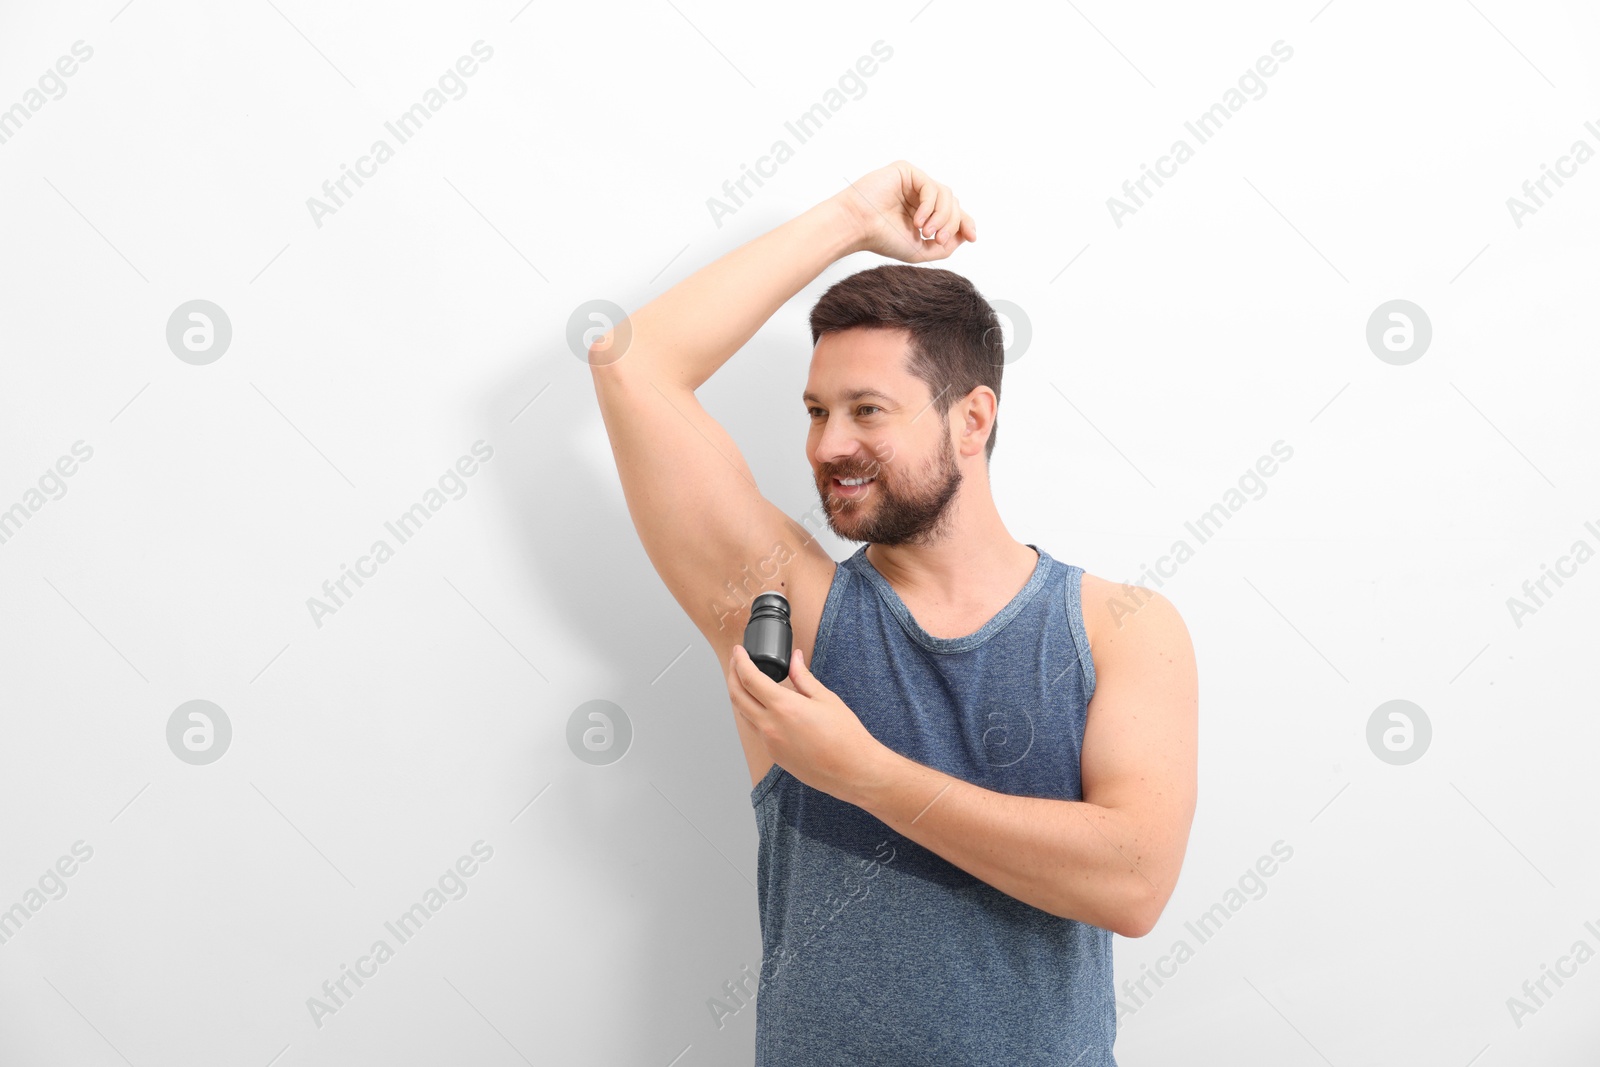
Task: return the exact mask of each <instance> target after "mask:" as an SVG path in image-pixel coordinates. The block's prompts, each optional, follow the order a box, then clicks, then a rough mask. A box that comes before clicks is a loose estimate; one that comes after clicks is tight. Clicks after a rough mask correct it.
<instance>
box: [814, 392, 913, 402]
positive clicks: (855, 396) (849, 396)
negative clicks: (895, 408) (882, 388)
mask: <svg viewBox="0 0 1600 1067" xmlns="http://www.w3.org/2000/svg"><path fill="white" fill-rule="evenodd" d="M869 396H871V397H877V398H878V399H879V400H887V401H888V402H889V403H891V404H897V403H899V401H897V400H895V398H894V397H892V396H890V395H889V394H888V393H880V392H879V391H878V390H876V389H852V390H850V391H849V392H848V393H845V394H844V398H845V400H846V401H847V402H848V401H851V400H860V399H862V398H863V397H869ZM800 399H802V400H804V401H806V402H807V403H811V404H820V403H822V398H821V397H819V396H817V395H816V394H815V393H806V394H805V395H804V396H802V397H801V398H800Z"/></svg>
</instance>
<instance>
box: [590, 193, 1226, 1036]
mask: <svg viewBox="0 0 1600 1067" xmlns="http://www.w3.org/2000/svg"><path fill="white" fill-rule="evenodd" d="M976 239H977V223H976V221H975V220H973V219H972V218H971V216H968V215H965V214H964V213H963V212H962V211H961V208H960V204H959V202H958V201H957V200H956V198H955V196H954V195H953V193H952V192H951V191H950V189H949V188H948V187H947V186H944V185H941V184H939V183H937V182H934V181H932V180H931V179H930V178H929V177H928V176H927V175H926V174H924V173H923V172H922V171H920V170H918V169H917V168H916V167H914V166H912V165H911V164H909V163H906V162H904V161H899V162H896V163H894V164H891V165H890V166H888V167H884V168H882V169H881V170H877V171H874V172H872V173H871V174H868V175H867V176H865V177H863V178H862V179H860V180H859V181H857V182H855V183H853V184H852V185H851V186H850V187H849V188H847V189H845V190H842V191H841V192H840V193H838V194H836V195H835V196H833V197H830V198H829V199H828V200H825V201H823V202H822V203H820V204H818V205H816V206H815V207H813V208H811V209H810V210H809V211H807V212H805V213H804V214H802V215H800V216H799V217H797V218H795V219H792V220H790V221H789V222H786V223H784V224H783V225H781V226H779V227H777V228H776V229H774V230H772V231H771V232H770V233H767V234H764V235H763V236H761V237H758V238H756V239H755V240H753V241H751V242H749V243H748V244H746V245H744V246H742V247H740V248H738V249H735V250H734V251H732V252H729V253H728V254H727V255H725V256H723V257H722V258H721V259H718V260H717V261H715V262H714V263H711V264H710V265H708V266H706V267H704V268H702V269H701V270H700V271H699V272H697V273H696V274H694V275H692V276H691V277H689V278H687V279H686V280H684V281H682V282H680V283H679V284H678V285H676V286H674V287H673V288H671V289H670V290H668V291H667V292H666V293H664V294H662V295H661V296H660V297H658V298H656V299H655V300H654V301H652V302H650V303H649V304H647V305H646V306H645V307H644V308H642V309H640V310H639V311H638V312H637V313H635V314H634V315H632V316H630V317H629V319H628V321H627V323H626V328H623V327H621V326H619V327H618V328H617V329H616V330H615V331H613V332H611V333H607V334H606V335H604V336H602V337H601V338H599V339H598V340H597V341H596V342H595V344H594V345H593V346H592V347H591V349H590V352H589V356H590V364H591V368H592V371H593V377H594V383H595V390H596V394H597V396H598V397H599V400H600V409H601V413H602V415H603V417H604V419H605V424H606V431H607V433H608V435H609V437H610V440H611V446H612V450H613V452H614V453H615V455H616V459H617V468H618V471H619V473H620V475H621V478H622V486H623V491H624V495H625V497H626V499H627V502H628V509H629V512H630V514H631V516H632V518H633V521H634V524H635V525H636V527H637V528H638V531H639V535H640V539H641V540H642V542H643V544H644V547H645V551H646V552H647V554H648V555H649V557H650V559H651V562H652V563H653V564H654V565H655V567H656V570H657V571H658V573H660V575H661V577H662V580H663V581H664V582H665V584H666V586H667V588H668V590H670V591H671V593H672V595H673V596H674V598H676V599H677V601H678V603H679V604H680V605H681V606H682V607H683V609H684V610H685V611H686V612H687V613H688V614H689V617H690V618H691V619H692V620H693V621H694V623H695V625H696V626H697V627H698V628H699V629H700V630H701V632H702V633H703V634H704V635H705V637H706V639H707V640H708V641H709V642H710V643H711V645H712V647H713V648H714V649H715V650H716V652H717V655H718V658H719V661H720V662H723V663H726V664H727V673H726V678H725V680H726V682H727V686H728V695H729V699H730V702H731V704H732V706H733V711H734V716H733V719H734V725H735V727H736V728H737V730H738V732H739V738H740V741H741V744H742V746H743V749H744V754H745V759H746V761H747V763H748V765H749V771H750V782H751V787H752V788H751V793H750V802H751V805H752V807H753V809H754V812H755V818H756V825H757V829H758V832H759V839H760V846H759V853H758V857H757V876H758V904H759V907H760V916H761V937H762V947H763V963H762V968H761V973H760V976H759V978H760V985H759V987H758V990H757V1000H756V1064H757V1067H787V1065H797V1067H798V1065H805V1067H812V1065H831V1064H874V1065H883V1067H892V1065H900V1064H905V1065H911V1064H915V1065H918V1067H924V1065H944V1067H951V1065H968V1064H971V1065H977V1064H1007V1065H1060V1067H1107V1065H1114V1064H1115V1063H1116V1060H1115V1058H1114V1055H1113V1049H1112V1046H1113V1044H1114V1042H1115V1038H1116V1028H1117V1027H1116V1024H1117V1019H1116V1002H1115V996H1114V993H1113V987H1112V941H1111V939H1112V935H1113V934H1122V935H1124V936H1127V937H1142V936H1144V934H1146V933H1148V932H1149V931H1150V929H1151V927H1153V926H1154V924H1155V922H1156V920H1157V918H1158V917H1159V916H1160V914H1161V912H1162V910H1163V908H1164V907H1165V906H1166V902H1167V900H1168V899H1169V898H1170V896H1171V894H1172V890H1173V887H1174V885H1175V884H1176V882H1177V878H1178V873H1179V870H1180V868H1181V866H1182V862H1183V856H1184V852H1185V849H1186V847H1187V842H1188V835H1189V828H1190V825H1191V822H1192V820H1193V816H1194V809H1195V802H1196V759H1197V747H1198V693H1197V690H1198V683H1197V676H1196V668H1195V662H1194V652H1193V649H1192V646H1191V643H1190V640H1189V635H1188V632H1187V630H1186V628H1185V627H1184V625H1183V621H1182V619H1181V618H1180V617H1179V615H1178V613H1177V611H1176V610H1175V609H1174V608H1173V606H1172V605H1171V603H1170V602H1169V601H1167V600H1166V599H1165V598H1164V597H1162V596H1160V595H1159V594H1157V593H1154V592H1151V591H1148V590H1139V591H1138V603H1139V605H1140V606H1139V608H1138V610H1136V611H1135V612H1134V613H1133V614H1131V615H1127V614H1126V606H1125V605H1126V601H1125V600H1123V599H1122V597H1123V595H1124V594H1125V593H1127V592H1131V590H1124V589H1122V588H1121V587H1119V586H1117V585H1115V584H1113V583H1110V582H1106V581H1104V580H1102V579H1099V578H1096V577H1094V576H1092V575H1089V574H1087V573H1085V572H1084V571H1083V569H1082V568H1081V567H1078V566H1075V565H1073V564H1069V563H1065V562H1063V561H1060V560H1057V559H1055V558H1053V557H1052V556H1051V555H1050V554H1049V553H1048V552H1046V551H1045V550H1044V549H1042V548H1040V547H1039V546H1038V545H1036V544H1033V543H1028V542H1020V541H1018V540H1016V539H1015V538H1014V537H1012V536H1011V534H1010V533H1009V532H1008V531H1007V530H1006V527H1005V524H1004V523H1003V522H1002V521H1001V518H1000V515H999V511H998V509H997V508H996V505H995V501H994V498H993V495H992V493H991V489H990V482H989V463H990V457H991V455H992V453H993V451H994V447H995V441H996V434H995V431H996V423H997V416H998V407H999V399H1000V384H1001V372H1002V370H1003V369H1004V350H1003V346H1002V339H1001V331H1000V328H999V322H998V318H997V316H996V315H995V312H994V310H993V308H992V307H990V305H989V304H988V302H987V301H986V300H984V298H983V297H982V296H981V295H980V294H979V293H978V291H977V290H976V289H975V288H974V287H973V286H972V284H971V283H970V282H968V281H967V280H966V279H965V278H963V277H961V276H960V275H959V274H955V273H953V272H951V271H948V270H943V269H938V268H931V267H924V266H913V265H907V264H918V263H923V262H929V261H934V260H940V259H944V258H946V257H948V256H949V255H950V254H951V253H952V252H954V251H955V249H956V248H958V247H959V246H960V245H961V244H963V243H965V242H967V241H972V240H976ZM861 251H870V252H875V253H877V254H880V255H883V256H887V257H890V258H893V259H897V260H900V261H901V263H899V264H886V265H883V266H880V267H876V268H874V269H872V270H867V271H862V272H860V273H858V274H854V275H851V276H850V277H847V278H845V279H844V280H843V281H840V282H839V283H837V284H836V285H834V286H833V287H832V288H830V289H829V290H828V291H827V292H826V293H825V294H824V295H823V296H822V298H821V299H820V300H819V301H818V302H817V304H816V306H815V307H814V308H813V309H812V312H811V334H812V343H813V346H814V347H813V351H812V355H811V367H810V373H809V376H808V380H807V383H806V388H805V393H804V396H803V398H802V400H803V403H804V405H805V408H806V414H807V416H808V418H809V431H808V434H807V437H806V459H807V460H808V462H809V463H810V465H811V469H812V473H813V476H814V478H815V480H816V485H817V491H818V495H819V498H820V502H821V507H822V509H823V511H824V512H825V514H826V516H827V521H828V524H829V526H830V527H831V528H832V530H833V531H834V533H836V534H838V535H839V536H840V537H842V538H844V539H846V540H851V541H859V542H864V543H863V545H862V547H861V548H859V549H857V550H856V552H855V553H854V554H852V555H851V556H850V557H848V558H847V559H845V560H843V561H842V562H838V563H836V562H835V561H834V560H833V559H832V558H831V557H830V556H829V555H828V554H827V553H826V552H825V551H824V550H823V549H822V547H821V546H820V545H819V544H818V543H817V542H816V541H815V540H814V539H813V538H811V537H809V536H807V535H806V533H805V531H804V530H803V529H802V528H801V527H800V526H799V525H798V524H796V523H795V522H793V521H792V520H790V519H789V518H788V517H787V516H785V515H784V514H783V512H782V511H781V510H779V509H778V508H777V507H775V506H774V505H772V504H771V503H770V502H768V501H767V500H766V499H764V498H763V497H762V496H761V494H760V492H759V491H758V490H757V488H756V485H755V480H754V478H753V477H752V476H751V473H750V469H749V467H748V465H747V464H746V463H745V461H744V459H743V457H742V456H741V455H740V454H739V451H738V449H737V448H736V447H735V446H734V444H733V442H732V440H731V439H730V438H729V437H728V434H727V433H726V431H724V430H723V429H722V427H721V426H719V425H718V424H717V423H716V422H715V421H713V420H712V419H711V418H710V416H708V415H707V414H706V412H705V410H704V409H703V408H702V407H701V406H700V404H699V402H698V400H697V399H696V397H695V390H696V389H698V388H699V387H700V385H701V384H703V383H704V382H705V381H706V380H707V379H708V378H710V376H711V375H712V374H714V373H715V372H716V370H717V369H718V368H719V367H721V366H722V364H723V363H725V362H726V361H727V360H728V358H730V357H731V356H732V355H733V353H734V352H736V351H738V350H739V349H740V348H741V347H743V346H744V344H745V343H746V342H747V341H748V340H749V339H750V338H751V337H752V336H753V335H754V334H755V332H756V331H757V330H758V329H759V328H760V327H761V325H762V324H763V323H764V322H766V321H767V319H768V318H770V317H771V315H772V314H773V313H774V312H775V311H776V310H777V309H778V308H779V307H781V306H782V305H783V303H784V302H785V301H787V300H789V299H790V298H792V297H793V296H794V295H795V294H796V293H798V292H799V291H800V290H801V289H802V288H804V286H805V285H807V284H808V283H809V282H811V281H813V280H814V279H815V278H816V277H817V276H818V275H819V274H820V273H821V272H822V271H823V270H824V269H825V268H826V267H827V266H828V265H829V264H831V263H833V262H834V261H835V260H837V259H840V258H842V257H843V256H846V255H849V254H851V253H854V252H861ZM1036 476H1037V478H1038V480H1039V485H1040V490H1041V491H1045V492H1049V491H1055V490H1065V491H1066V493H1067V496H1066V497H1065V499H1067V500H1068V501H1069V502H1077V501H1079V500H1081V497H1079V496H1073V495H1071V489H1072V485H1071V479H1070V468H1063V466H1062V465H1061V464H1060V463H1059V462H1054V461H1052V462H1050V463H1047V464H1042V465H1041V466H1040V467H1039V469H1038V470H1037V474H1036ZM775 546H776V548H778V549H780V550H781V551H778V552H774V547H775ZM774 558H775V559H776V561H777V569H776V572H775V573H774V574H773V576H772V577H771V578H770V580H767V581H766V582H765V584H764V585H763V586H762V587H761V588H760V589H751V590H747V592H748V595H749V596H750V597H751V598H752V599H753V598H754V596H755V594H756V593H758V592H761V591H765V590H768V589H770V590H776V591H780V592H783V593H784V594H785V595H786V596H787V597H788V598H789V600H790V603H791V605H792V611H791V621H792V623H793V626H794V637H795V651H794V657H793V659H792V661H791V665H790V672H789V677H788V678H786V679H785V680H784V681H783V682H782V683H781V684H780V683H775V682H773V681H772V680H771V679H769V678H767V677H766V676H765V675H764V674H762V673H761V671H760V670H759V669H757V668H756V666H755V665H754V663H752V662H751V660H750V658H749V657H748V655H746V654H745V652H744V650H743V648H741V647H740V646H739V641H740V639H741V637H742V634H743V630H744V624H745V622H746V620H747V618H748V602H747V606H746V609H745V610H742V611H737V612H730V611H728V610H727V609H726V607H725V606H719V605H718V602H719V601H723V600H724V598H725V597H726V594H727V590H728V589H729V588H731V587H732V585H733V583H735V582H737V581H738V580H739V577H740V575H741V574H745V575H747V574H748V573H749V566H750V563H751V562H752V561H755V560H758V559H763V560H766V561H771V560H773V559H774ZM760 573H762V574H763V575H764V574H766V573H768V571H767V570H766V569H765V568H760ZM1113 598H1118V600H1119V602H1120V603H1121V604H1122V605H1123V608H1122V611H1121V613H1119V614H1118V615H1115V616H1114V615H1112V614H1111V613H1109V612H1107V611H1105V610H1100V611H1095V610H1090V609H1089V606H1091V605H1095V604H1101V605H1103V604H1106V603H1107V602H1108V601H1110V600H1111V599H1113Z"/></svg>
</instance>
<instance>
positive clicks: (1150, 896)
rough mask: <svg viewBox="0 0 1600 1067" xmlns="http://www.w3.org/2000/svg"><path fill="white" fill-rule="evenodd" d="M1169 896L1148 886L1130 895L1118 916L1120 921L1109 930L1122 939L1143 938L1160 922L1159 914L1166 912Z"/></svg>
mask: <svg viewBox="0 0 1600 1067" xmlns="http://www.w3.org/2000/svg"><path fill="white" fill-rule="evenodd" d="M1170 896H1171V894H1170V893H1164V892H1162V891H1160V890H1159V889H1157V888H1156V887H1155V886H1152V885H1149V884H1145V885H1144V886H1143V888H1142V889H1140V890H1137V891H1135V892H1133V893H1130V894H1129V897H1128V903H1127V906H1126V907H1124V908H1123V910H1122V915H1121V916H1119V920H1120V921H1119V922H1118V923H1117V925H1116V926H1113V927H1112V928H1111V932H1112V933H1114V934H1118V935H1120V936H1122V937H1133V938H1138V937H1144V936H1145V935H1146V934H1148V933H1149V932H1150V931H1152V930H1154V929H1155V928H1156V923H1158V922H1160V921H1161V913H1162V912H1164V911H1166V910H1167V900H1168V898H1169V897H1170Z"/></svg>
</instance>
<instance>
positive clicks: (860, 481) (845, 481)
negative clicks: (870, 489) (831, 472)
mask: <svg viewBox="0 0 1600 1067" xmlns="http://www.w3.org/2000/svg"><path fill="white" fill-rule="evenodd" d="M870 481H872V479H871V478H841V479H839V484H840V485H866V484H867V483H868V482H870Z"/></svg>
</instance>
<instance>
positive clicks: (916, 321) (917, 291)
mask: <svg viewBox="0 0 1600 1067" xmlns="http://www.w3.org/2000/svg"><path fill="white" fill-rule="evenodd" d="M855 327H865V328H868V329H873V328H877V329H896V328H898V329H905V330H909V331H910V333H911V338H910V360H909V363H908V366H907V370H909V371H910V372H911V373H912V374H914V375H916V376H917V377H918V378H920V379H922V380H923V381H924V382H926V383H927V386H928V392H929V393H931V394H932V395H933V398H934V399H933V405H934V409H935V410H936V411H938V413H939V415H940V416H941V417H944V416H946V415H948V414H949V413H950V406H951V405H952V404H954V403H955V402H956V401H957V400H960V399H962V398H964V397H965V396H966V395H967V394H968V393H970V392H972V390H973V389H975V388H977V387H978V386H980V385H987V386H988V387H989V388H990V389H992V390H994V398H995V420H994V423H993V424H992V425H991V426H990V428H989V440H988V442H987V443H986V444H985V445H984V462H986V463H987V462H988V460H989V457H990V456H991V455H993V454H994V442H995V434H996V432H997V431H998V430H999V428H1000V410H999V404H1000V372H1001V371H1002V370H1004V369H1005V342H1004V338H1003V336H1002V335H1001V331H1000V319H999V316H997V315H996V314H995V311H994V308H992V307H990V306H989V302H988V301H987V300H985V299H984V298H983V294H981V293H979V292H978V290H977V289H976V288H975V287H974V286H973V284H972V283H971V282H970V281H968V280H967V279H966V278H963V277H962V276H961V275H959V274H957V273H956V272H955V271H950V270H943V269H941V268H938V267H914V266H911V265H910V264H908V263H886V264H884V265H883V266H880V267H873V268H871V269H870V270H864V271H861V272H859V273H856V274H852V275H850V276H849V277H848V278H845V279H843V280H841V281H838V282H835V283H834V284H833V285H832V286H830V287H829V289H828V291H827V292H825V293H823V294H822V298H821V299H820V300H818V301H817V303H816V306H815V307H813V308H812V309H811V343H812V345H813V346H815V345H816V343H817V340H818V339H819V338H820V337H821V336H822V335H823V334H825V333H835V332H837V331H840V330H849V329H853V328H855Z"/></svg>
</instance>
